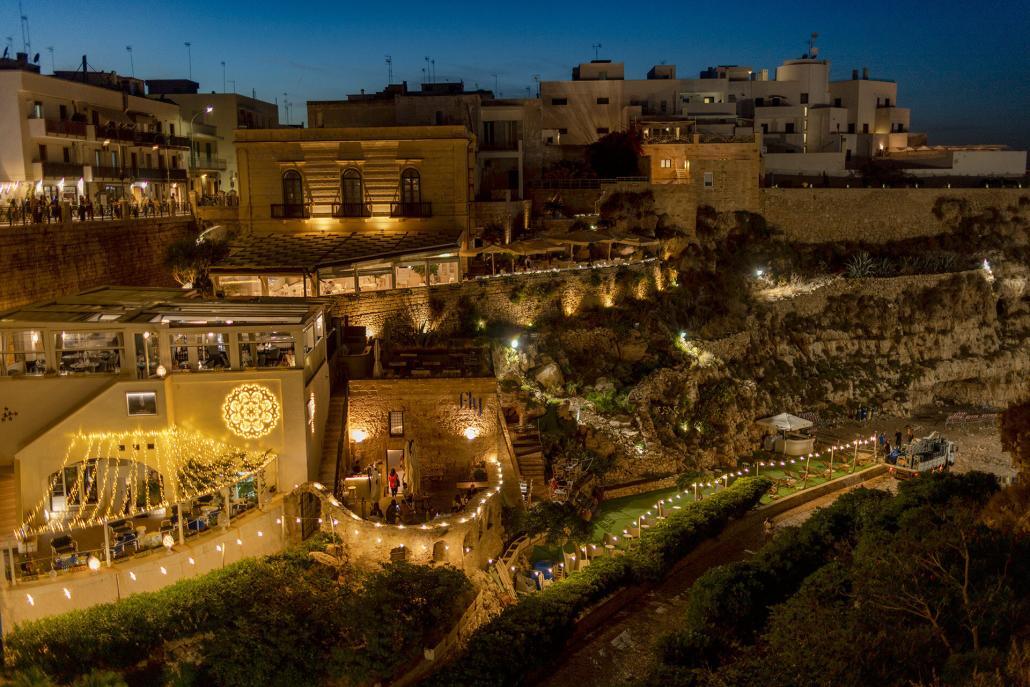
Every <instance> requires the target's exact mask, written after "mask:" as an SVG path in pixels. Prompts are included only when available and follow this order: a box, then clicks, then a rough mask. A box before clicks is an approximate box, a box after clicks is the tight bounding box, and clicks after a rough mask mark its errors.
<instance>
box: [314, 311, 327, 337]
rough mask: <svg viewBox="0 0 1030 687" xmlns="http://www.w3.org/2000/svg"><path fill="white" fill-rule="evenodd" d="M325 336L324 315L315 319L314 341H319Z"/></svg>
mask: <svg viewBox="0 0 1030 687" xmlns="http://www.w3.org/2000/svg"><path fill="white" fill-rule="evenodd" d="M323 336H325V315H319V316H318V317H316V318H315V341H321V340H322V337H323Z"/></svg>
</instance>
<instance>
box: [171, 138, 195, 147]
mask: <svg viewBox="0 0 1030 687" xmlns="http://www.w3.org/2000/svg"><path fill="white" fill-rule="evenodd" d="M167 145H169V146H172V147H173V148H189V147H190V139H188V138H186V137H185V136H169V137H168V143H167Z"/></svg>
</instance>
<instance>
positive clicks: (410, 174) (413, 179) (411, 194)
mask: <svg viewBox="0 0 1030 687" xmlns="http://www.w3.org/2000/svg"><path fill="white" fill-rule="evenodd" d="M401 202H402V203H405V204H408V203H421V202H422V180H421V178H420V177H419V175H418V170H417V169H411V168H410V167H409V168H408V169H406V170H404V172H402V173H401Z"/></svg>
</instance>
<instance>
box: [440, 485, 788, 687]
mask: <svg viewBox="0 0 1030 687" xmlns="http://www.w3.org/2000/svg"><path fill="white" fill-rule="evenodd" d="M768 487H769V481H768V480H767V479H765V478H762V477H747V478H743V479H739V480H737V481H736V482H734V483H733V484H732V485H731V486H730V488H729V489H726V490H724V491H722V492H720V493H718V494H715V495H714V496H712V497H710V498H708V499H705V500H704V501H696V502H693V503H689V504H687V505H685V506H684V507H683V508H682V509H681V510H678V511H674V512H673V513H672V514H671V515H670V516H669V517H668V519H667V520H666V521H665V524H664V525H663V526H661V527H657V528H655V529H654V530H653V531H651V532H649V533H648V534H647V536H645V537H644V539H643V540H642V541H641V543H640V546H639V547H638V548H637V549H635V550H633V551H631V552H628V553H627V554H626V555H625V556H620V557H617V558H600V559H596V560H594V561H592V562H591V564H590V566H589V567H588V568H586V570H583V571H581V572H577V573H575V574H573V575H571V576H570V577H569V578H568V579H567V580H565V581H563V582H561V583H559V584H555V585H553V586H551V587H548V588H547V589H545V590H544V591H542V592H540V593H538V594H534V595H532V596H529V597H527V598H526V599H524V600H523V601H522V602H520V603H519V604H517V605H515V606H510V607H508V608H507V609H505V610H504V611H503V612H502V613H501V614H500V615H498V616H497V617H495V618H494V619H493V620H491V621H490V622H489V623H487V624H485V625H483V626H482V627H480V628H479V629H478V630H476V632H475V633H473V635H472V637H471V638H470V639H469V642H468V645H467V648H466V651H465V653H464V654H463V655H462V656H460V657H459V658H458V659H457V660H456V661H454V662H453V663H452V664H451V665H449V666H447V667H445V668H444V669H443V670H441V671H440V672H438V673H437V674H436V675H434V676H433V677H432V678H430V680H429V681H428V684H430V685H434V686H435V687H445V686H451V685H455V686H457V685H461V686H462V687H471V686H474V685H483V686H486V685H517V684H521V683H522V682H523V680H524V679H525V677H526V675H527V674H528V673H531V672H532V671H534V670H539V669H541V668H543V667H545V666H547V665H548V664H549V663H550V662H551V661H552V660H554V659H555V658H556V657H557V656H558V655H559V654H560V653H561V651H562V649H563V648H564V646H565V643H566V642H567V641H568V639H569V637H570V636H571V635H572V631H573V629H574V628H575V624H576V619H577V617H578V616H579V614H580V613H582V612H583V611H585V610H586V609H587V608H588V607H589V606H590V605H591V604H593V603H595V602H597V601H599V600H601V599H603V598H604V597H606V596H608V595H610V594H612V593H614V592H616V591H618V590H620V589H622V588H623V587H625V586H627V585H628V584H630V583H632V582H635V581H640V580H649V579H654V578H655V577H656V576H657V575H659V574H662V573H665V572H668V570H669V568H671V567H672V564H673V563H675V562H676V561H677V560H678V559H679V558H681V557H682V556H683V555H684V554H685V553H687V552H688V551H689V550H690V549H691V548H692V547H693V546H695V545H696V544H698V543H699V542H700V541H702V540H703V539H704V538H706V537H709V536H711V535H712V534H714V533H715V532H717V531H718V530H719V529H721V528H722V527H723V526H725V524H726V523H727V522H728V521H729V520H730V519H731V518H733V517H736V516H739V515H741V514H742V513H745V512H746V511H748V510H749V509H750V508H751V507H752V506H754V505H755V504H756V503H757V502H758V500H759V499H760V498H761V496H762V494H763V493H765V490H766V489H768Z"/></svg>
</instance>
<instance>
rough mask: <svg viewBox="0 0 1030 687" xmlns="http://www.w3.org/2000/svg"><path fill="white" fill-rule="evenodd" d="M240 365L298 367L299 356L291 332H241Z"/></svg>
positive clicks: (245, 366)
mask: <svg viewBox="0 0 1030 687" xmlns="http://www.w3.org/2000/svg"><path fill="white" fill-rule="evenodd" d="M240 365H241V366H242V367H243V368H244V369H246V368H251V367H296V365H297V357H296V348H295V342H294V339H293V334H291V333H290V332H245V333H243V334H240Z"/></svg>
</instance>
